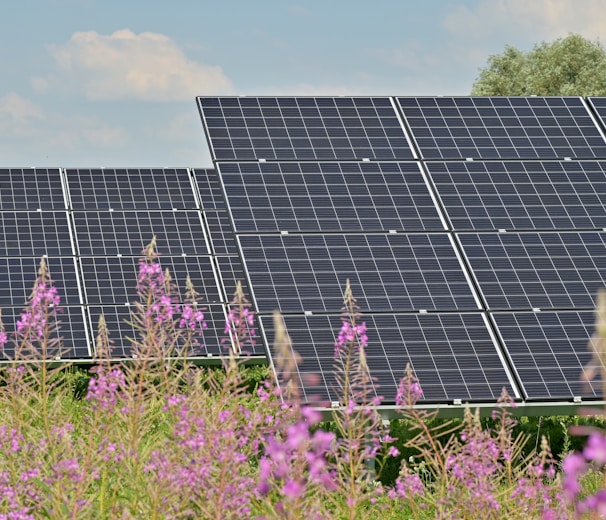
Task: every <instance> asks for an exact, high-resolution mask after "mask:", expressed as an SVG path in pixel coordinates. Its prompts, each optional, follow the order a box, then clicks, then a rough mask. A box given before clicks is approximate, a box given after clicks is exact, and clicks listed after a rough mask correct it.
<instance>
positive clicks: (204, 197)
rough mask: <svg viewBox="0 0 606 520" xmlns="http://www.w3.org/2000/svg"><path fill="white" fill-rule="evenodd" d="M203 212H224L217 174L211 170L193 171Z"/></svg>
mask: <svg viewBox="0 0 606 520" xmlns="http://www.w3.org/2000/svg"><path fill="white" fill-rule="evenodd" d="M193 172H194V178H195V179H196V185H197V189H198V192H199V194H200V205H201V208H202V209H203V210H225V209H226V206H225V200H224V198H223V191H222V190H221V184H220V182H219V177H218V175H217V172H216V171H215V170H214V169H212V168H195V169H194V170H193Z"/></svg>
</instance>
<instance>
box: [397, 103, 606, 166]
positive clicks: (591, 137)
mask: <svg viewBox="0 0 606 520" xmlns="http://www.w3.org/2000/svg"><path fill="white" fill-rule="evenodd" d="M398 104H399V105H400V107H401V109H402V112H403V114H404V116H405V118H406V122H407V124H408V125H409V127H410V129H411V132H412V136H413V139H414V141H415V142H416V145H417V146H418V148H419V150H420V151H421V156H422V157H423V158H424V159H466V158H473V159H564V158H566V157H570V158H576V159H595V158H606V142H605V141H604V137H603V135H602V134H601V133H600V131H599V130H598V127H597V125H596V124H595V122H594V120H593V119H592V117H591V115H590V113H589V111H588V110H587V108H586V106H585V104H584V101H583V99H582V98H580V97H417V98H413V97H401V98H398Z"/></svg>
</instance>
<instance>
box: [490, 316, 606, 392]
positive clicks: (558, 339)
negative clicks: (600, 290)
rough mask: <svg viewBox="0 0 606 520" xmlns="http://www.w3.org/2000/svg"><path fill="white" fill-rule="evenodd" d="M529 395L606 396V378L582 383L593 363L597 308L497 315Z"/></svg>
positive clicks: (508, 347)
mask: <svg viewBox="0 0 606 520" xmlns="http://www.w3.org/2000/svg"><path fill="white" fill-rule="evenodd" d="M492 318H493V320H494V321H495V323H496V325H497V327H498V331H499V334H500V336H501V338H502V340H503V342H504V344H505V347H506V350H507V352H508V353H509V356H510V358H511V360H512V361H513V364H514V367H515V370H516V372H517V374H518V376H519V378H520V381H521V382H522V385H523V390H524V393H525V395H526V397H527V398H528V399H541V400H544V399H571V398H573V397H583V398H594V399H595V398H601V397H602V388H601V387H602V381H601V379H600V378H599V371H598V374H596V375H597V376H598V377H597V379H594V380H591V381H587V382H581V376H582V373H583V370H584V369H585V368H589V367H590V366H591V364H592V355H591V353H590V350H589V348H588V343H589V338H590V337H591V335H592V334H593V331H594V322H595V317H594V313H593V312H568V311H562V312H536V313H533V312H516V313H495V314H493V315H492Z"/></svg>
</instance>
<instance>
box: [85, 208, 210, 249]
mask: <svg viewBox="0 0 606 520" xmlns="http://www.w3.org/2000/svg"><path fill="white" fill-rule="evenodd" d="M73 216H74V223H75V227H76V238H77V241H78V248H79V253H80V254H81V255H95V256H102V255H103V256H105V255H107V256H112V255H117V254H122V255H133V256H137V255H141V251H143V249H145V247H146V246H147V244H149V243H150V242H151V240H152V238H153V237H154V236H155V237H156V243H157V249H158V251H159V252H160V253H163V254H168V255H182V254H187V255H207V254H209V253H210V249H209V246H208V244H207V241H206V235H205V233H204V227H203V223H202V219H201V215H200V212H199V211H149V212H143V211H112V212H110V211H105V212H97V211H74V212H73Z"/></svg>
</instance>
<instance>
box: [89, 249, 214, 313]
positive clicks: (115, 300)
mask: <svg viewBox="0 0 606 520" xmlns="http://www.w3.org/2000/svg"><path fill="white" fill-rule="evenodd" d="M138 263H139V260H138V258H135V257H126V256H122V257H82V258H80V266H81V268H82V279H83V281H84V294H85V298H86V302H87V303H88V304H89V305H124V304H126V303H132V302H134V301H137V300H138V296H137V276H138V272H139V265H138ZM158 263H159V264H160V265H161V267H162V270H163V271H165V270H166V269H167V268H168V270H169V272H170V275H171V278H172V281H173V283H174V284H175V286H176V287H175V289H176V293H177V300H178V301H179V302H183V301H184V300H185V282H186V279H187V276H188V275H189V277H190V279H191V281H192V283H193V285H194V288H195V289H196V291H197V292H198V293H200V295H201V297H202V302H204V303H220V302H221V301H222V298H221V295H220V291H219V286H218V283H217V280H216V277H215V271H214V269H213V265H212V260H211V258H210V257H209V256H184V257H181V256H172V257H171V256H161V257H159V258H158Z"/></svg>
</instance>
